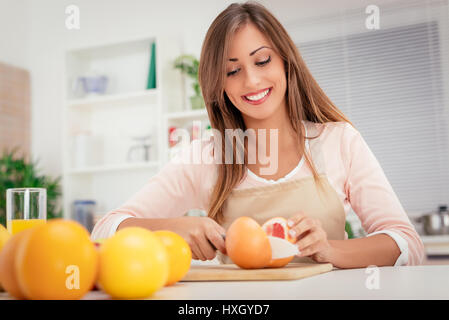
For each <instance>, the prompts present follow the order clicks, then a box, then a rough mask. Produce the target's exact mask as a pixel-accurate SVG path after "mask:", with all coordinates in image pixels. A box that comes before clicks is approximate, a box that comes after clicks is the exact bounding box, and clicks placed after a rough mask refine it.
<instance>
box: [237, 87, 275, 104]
mask: <svg viewBox="0 0 449 320" xmlns="http://www.w3.org/2000/svg"><path fill="white" fill-rule="evenodd" d="M272 90H273V87H270V88H265V89H262V90H259V91H256V92H251V93H248V94H245V95H243V96H242V99H243V100H245V101H246V102H247V103H250V104H253V105H257V104H261V103H264V102H265V101H266V100H267V99H268V97H269V96H270V94H271V92H272Z"/></svg>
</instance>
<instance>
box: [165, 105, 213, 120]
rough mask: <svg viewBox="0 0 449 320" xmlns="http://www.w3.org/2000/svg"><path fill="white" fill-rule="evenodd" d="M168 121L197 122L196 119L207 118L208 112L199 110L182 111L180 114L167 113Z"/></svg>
mask: <svg viewBox="0 0 449 320" xmlns="http://www.w3.org/2000/svg"><path fill="white" fill-rule="evenodd" d="M165 117H166V119H167V120H175V121H180V120H195V119H201V118H207V110H206V109H205V108H204V109H198V110H188V111H180V112H172V113H167V114H166V115H165Z"/></svg>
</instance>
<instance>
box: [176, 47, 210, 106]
mask: <svg viewBox="0 0 449 320" xmlns="http://www.w3.org/2000/svg"><path fill="white" fill-rule="evenodd" d="M199 64H200V63H199V61H198V59H197V58H195V56H193V55H189V54H184V55H181V56H179V57H178V58H177V59H176V60H175V62H174V67H175V69H179V70H181V73H184V74H186V75H187V76H189V77H190V78H191V79H192V88H193V90H194V92H195V95H193V96H191V97H190V104H191V106H192V109H201V108H204V107H205V105H204V99H203V97H202V96H201V91H200V84H199V82H198V66H199Z"/></svg>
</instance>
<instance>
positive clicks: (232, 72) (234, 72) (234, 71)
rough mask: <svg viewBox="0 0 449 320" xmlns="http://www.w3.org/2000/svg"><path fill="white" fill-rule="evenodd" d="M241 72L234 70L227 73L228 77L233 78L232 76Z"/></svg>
mask: <svg viewBox="0 0 449 320" xmlns="http://www.w3.org/2000/svg"><path fill="white" fill-rule="evenodd" d="M239 70H240V69H236V70H233V71H229V72H228V73H227V76H228V77H229V76H232V75H234V74H236V73H237V72H238V71H239Z"/></svg>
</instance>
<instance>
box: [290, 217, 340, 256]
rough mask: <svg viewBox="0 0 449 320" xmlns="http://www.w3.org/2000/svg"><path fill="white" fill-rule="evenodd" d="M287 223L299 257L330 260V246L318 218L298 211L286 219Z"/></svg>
mask: <svg viewBox="0 0 449 320" xmlns="http://www.w3.org/2000/svg"><path fill="white" fill-rule="evenodd" d="M288 224H289V227H290V236H291V237H292V238H294V239H296V243H295V244H296V245H297V246H298V249H299V251H300V252H301V254H300V256H301V257H310V258H312V259H313V260H314V261H316V262H331V261H330V260H331V253H332V247H331V245H330V244H329V241H328V240H327V234H326V231H324V229H323V227H322V225H321V221H320V220H319V219H313V218H309V217H307V216H306V215H305V213H304V212H300V213H298V214H297V215H295V216H293V217H291V218H290V219H288Z"/></svg>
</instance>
